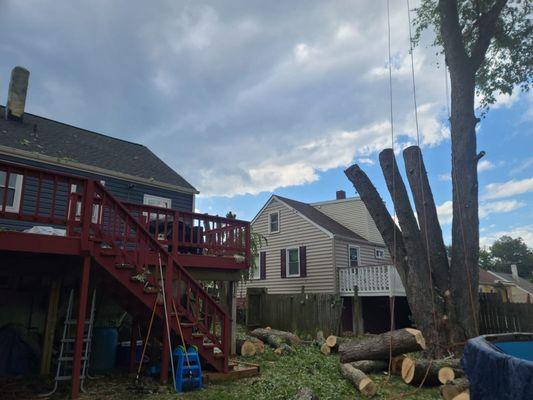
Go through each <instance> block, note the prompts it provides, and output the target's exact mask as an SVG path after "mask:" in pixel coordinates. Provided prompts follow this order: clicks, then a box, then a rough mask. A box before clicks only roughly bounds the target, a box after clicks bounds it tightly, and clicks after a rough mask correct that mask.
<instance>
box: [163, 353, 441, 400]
mask: <svg viewBox="0 0 533 400" xmlns="http://www.w3.org/2000/svg"><path fill="white" fill-rule="evenodd" d="M243 360H246V361H248V362H253V363H256V364H259V365H261V374H260V375H259V376H257V377H253V378H248V379H240V380H236V381H232V382H227V383H223V384H216V385H215V384H211V385H209V386H207V387H206V388H205V389H203V390H201V391H198V392H191V393H187V394H184V395H182V396H180V398H182V399H191V400H192V399H194V400H196V399H198V400H199V399H202V400H204V399H205V400H211V399H212V400H215V399H216V400H225V399H254V400H262V399H265V400H276V399H280V400H281V399H291V398H292V397H293V396H294V395H295V394H296V392H298V390H299V389H300V388H302V387H309V388H311V389H312V390H313V391H314V392H315V393H316V394H317V396H318V397H319V399H321V400H326V399H331V400H342V399H354V398H356V399H359V398H363V397H362V396H361V394H360V393H359V392H358V391H357V390H356V389H355V388H354V387H352V386H351V385H350V384H349V383H348V382H347V381H345V380H344V379H343V378H342V377H341V375H340V372H339V369H338V362H339V359H338V356H337V355H330V356H324V355H323V354H322V353H320V351H319V349H318V348H317V347H315V346H301V347H299V348H298V349H297V351H296V353H295V354H293V355H287V356H277V355H276V354H274V353H273V352H272V350H271V349H267V350H266V352H265V353H264V354H263V355H261V356H257V357H247V358H243ZM371 378H372V379H373V380H374V381H375V382H376V384H377V386H378V388H379V390H378V394H377V395H376V396H375V397H374V398H376V399H391V400H392V399H400V398H403V399H428V400H429V399H441V397H440V395H439V391H438V388H432V389H420V390H419V391H417V392H416V393H414V394H413V393H412V392H413V390H414V389H415V388H414V387H413V386H409V385H406V384H404V383H403V382H402V381H401V379H399V378H398V377H396V376H393V377H391V378H390V380H388V381H387V376H386V375H384V374H381V375H372V376H371ZM404 394H405V395H404ZM402 395H404V396H403V397H401V396H402ZM159 398H160V397H159ZM165 398H166V397H165ZM169 398H170V397H169Z"/></svg>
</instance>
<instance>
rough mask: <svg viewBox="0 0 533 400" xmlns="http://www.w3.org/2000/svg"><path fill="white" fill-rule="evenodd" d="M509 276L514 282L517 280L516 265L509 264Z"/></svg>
mask: <svg viewBox="0 0 533 400" xmlns="http://www.w3.org/2000/svg"><path fill="white" fill-rule="evenodd" d="M511 275H513V279H514V280H515V281H517V280H518V268H517V267H516V264H511Z"/></svg>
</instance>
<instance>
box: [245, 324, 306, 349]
mask: <svg viewBox="0 0 533 400" xmlns="http://www.w3.org/2000/svg"><path fill="white" fill-rule="evenodd" d="M250 336H254V337H256V338H258V339H261V340H262V341H263V342H265V343H268V344H270V345H271V346H273V347H275V348H278V347H279V345H275V344H274V345H273V344H272V343H271V342H274V343H280V344H281V343H287V344H289V345H291V346H298V345H299V344H300V338H299V337H298V336H296V335H295V334H293V333H291V332H285V331H279V330H277V329H271V328H265V329H262V328H257V329H254V330H253V331H251V332H250ZM273 337H275V338H276V339H274V340H272V338H273Z"/></svg>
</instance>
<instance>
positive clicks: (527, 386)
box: [461, 336, 533, 400]
mask: <svg viewBox="0 0 533 400" xmlns="http://www.w3.org/2000/svg"><path fill="white" fill-rule="evenodd" d="M461 364H462V366H463V368H464V370H465V373H466V375H467V376H468V380H469V381H470V399H471V400H530V399H533V362H531V361H527V360H524V359H521V358H517V357H513V356H510V355H508V354H505V353H503V352H501V351H499V350H498V349H497V348H496V347H495V346H494V345H492V344H491V343H489V342H488V341H487V340H486V339H485V336H479V337H477V338H474V339H470V340H469V341H468V343H467V344H466V347H465V349H464V352H463V357H462V358H461Z"/></svg>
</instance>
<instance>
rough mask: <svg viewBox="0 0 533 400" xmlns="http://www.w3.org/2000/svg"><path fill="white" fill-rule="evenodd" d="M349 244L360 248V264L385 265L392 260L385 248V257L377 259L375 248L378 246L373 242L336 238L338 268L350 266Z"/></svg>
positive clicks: (336, 262) (362, 265)
mask: <svg viewBox="0 0 533 400" xmlns="http://www.w3.org/2000/svg"><path fill="white" fill-rule="evenodd" d="M349 246H354V247H357V248H358V249H359V266H361V267H364V266H366V265H384V264H390V263H391V260H390V258H389V252H388V251H387V249H384V250H385V258H384V259H382V260H376V256H375V253H374V250H375V248H376V246H373V245H372V244H371V243H368V244H367V243H359V242H352V241H349V240H344V239H339V238H336V239H335V264H336V266H337V268H345V267H349V266H350V263H349V256H348V254H347V251H348V250H347V249H348V248H349Z"/></svg>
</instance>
